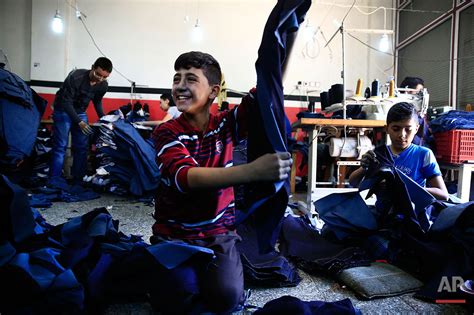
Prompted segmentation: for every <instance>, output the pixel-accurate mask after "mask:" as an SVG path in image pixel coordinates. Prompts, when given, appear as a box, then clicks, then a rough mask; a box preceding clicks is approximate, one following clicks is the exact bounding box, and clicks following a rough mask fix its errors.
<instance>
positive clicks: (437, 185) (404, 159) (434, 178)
mask: <svg viewBox="0 0 474 315" xmlns="http://www.w3.org/2000/svg"><path fill="white" fill-rule="evenodd" d="M418 128H419V124H418V114H417V111H416V108H415V106H413V105H412V104H409V103H405V102H402V103H398V104H395V105H393V106H392V107H391V108H390V110H389V111H388V114H387V127H386V131H387V133H388V135H389V137H390V141H391V144H390V145H389V146H388V149H389V152H390V153H391V155H392V158H393V161H394V166H395V167H396V168H397V169H398V170H400V171H402V172H403V173H404V174H405V175H407V176H409V177H410V178H411V179H413V180H414V181H415V182H417V183H418V184H419V185H420V186H422V187H426V186H428V187H426V190H427V191H428V192H430V193H431V194H432V195H433V196H434V197H435V198H436V199H439V200H447V199H448V197H449V196H448V191H447V189H446V185H445V183H444V181H443V178H442V177H441V171H440V168H439V165H438V163H437V162H436V158H435V156H434V154H433V152H432V151H431V150H430V149H428V148H425V147H422V146H418V145H416V144H413V143H412V141H413V138H414V137H415V135H416V133H417V131H418ZM374 163H377V159H376V155H375V153H374V152H373V151H369V152H367V153H366V154H364V155H363V156H362V159H361V167H360V168H358V169H357V170H355V171H354V172H353V173H352V174H351V175H350V177H349V182H350V183H351V185H352V186H357V185H358V184H359V183H360V181H361V180H362V178H363V176H364V175H365V174H366V172H367V169H368V167H369V166H371V165H373V164H374Z"/></svg>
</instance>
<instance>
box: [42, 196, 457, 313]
mask: <svg viewBox="0 0 474 315" xmlns="http://www.w3.org/2000/svg"><path fill="white" fill-rule="evenodd" d="M298 199H301V198H298ZM104 206H112V208H111V209H110V210H109V211H110V213H111V214H112V216H113V218H114V219H118V220H119V221H120V230H121V231H122V232H124V233H125V234H140V235H142V236H143V238H144V240H145V241H147V242H148V239H149V237H150V236H151V226H152V224H153V218H152V217H151V214H152V212H153V208H152V207H150V206H146V205H145V204H143V203H141V202H136V201H132V200H129V199H125V198H122V197H117V196H113V195H105V194H104V195H103V196H102V197H101V198H99V199H96V200H91V201H85V202H78V203H64V202H57V203H54V204H53V206H52V207H51V208H47V209H44V210H41V213H42V215H43V216H44V217H45V218H46V220H47V221H48V222H49V223H50V224H53V225H56V224H60V223H63V222H65V221H66V220H67V219H68V218H72V217H75V216H80V215H82V214H84V213H86V212H88V211H90V210H92V209H94V208H96V207H104ZM300 276H301V277H302V279H303V280H302V281H301V283H300V284H299V285H298V286H297V287H293V288H273V289H252V294H251V296H250V299H249V300H248V303H249V304H252V305H256V306H263V305H264V304H265V303H266V302H269V301H271V300H273V299H276V298H278V297H281V296H283V295H291V296H295V297H298V298H300V299H301V300H304V301H312V300H322V301H336V300H341V299H344V298H350V299H351V301H352V303H353V304H354V305H355V306H356V307H358V308H359V309H360V310H361V311H362V312H363V313H368V314H374V313H375V314H399V313H404V314H405V313H411V314H414V313H429V314H440V313H443V314H445V313H448V314H464V313H465V312H466V310H465V309H464V308H463V307H461V306H456V305H437V304H431V303H424V302H422V301H419V300H416V299H414V298H413V297H412V294H406V295H402V296H398V297H392V298H384V299H376V300H372V301H362V300H359V299H358V298H357V297H356V296H355V295H354V294H353V293H352V292H351V291H350V289H348V288H345V287H342V286H340V285H339V284H338V283H337V282H335V281H334V280H332V279H328V278H324V277H318V276H311V275H308V274H306V273H304V272H303V271H300ZM106 314H107V315H112V314H114V315H115V314H117V315H125V314H134V315H135V314H139V315H145V314H153V311H152V309H151V307H150V306H149V305H148V304H120V305H111V306H110V307H109V308H108V309H107V311H106ZM236 314H250V312H249V311H242V312H239V313H236Z"/></svg>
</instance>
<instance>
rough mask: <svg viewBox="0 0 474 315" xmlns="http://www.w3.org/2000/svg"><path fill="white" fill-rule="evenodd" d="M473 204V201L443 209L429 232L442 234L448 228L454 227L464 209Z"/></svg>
mask: <svg viewBox="0 0 474 315" xmlns="http://www.w3.org/2000/svg"><path fill="white" fill-rule="evenodd" d="M473 204H474V201H471V202H467V203H461V204H458V205H455V206H451V207H447V208H445V209H443V210H442V211H441V212H440V213H439V215H438V217H437V218H436V221H435V222H434V224H433V225H432V226H431V231H432V232H443V231H446V230H448V229H449V228H452V227H453V226H454V225H455V223H456V221H457V220H458V219H459V217H460V216H461V215H462V214H463V213H464V210H466V208H468V207H470V206H472V205H473Z"/></svg>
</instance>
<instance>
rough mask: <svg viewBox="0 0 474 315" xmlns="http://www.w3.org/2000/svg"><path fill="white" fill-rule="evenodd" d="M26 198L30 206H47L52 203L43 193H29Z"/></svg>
mask: <svg viewBox="0 0 474 315" xmlns="http://www.w3.org/2000/svg"><path fill="white" fill-rule="evenodd" d="M28 198H29V201H30V206H31V207H34V208H49V207H51V206H52V205H53V203H52V202H51V201H50V200H48V199H47V198H45V197H44V196H43V195H30V196H28Z"/></svg>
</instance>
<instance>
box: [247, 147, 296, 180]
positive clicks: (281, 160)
mask: <svg viewBox="0 0 474 315" xmlns="http://www.w3.org/2000/svg"><path fill="white" fill-rule="evenodd" d="M292 164H293V160H292V159H291V154H290V153H288V152H280V153H267V154H265V155H262V156H261V157H259V158H258V159H256V160H255V161H253V162H252V166H253V167H252V171H253V172H254V174H253V175H251V176H254V177H255V180H257V181H279V180H284V179H287V178H288V176H289V174H290V171H291V165H292Z"/></svg>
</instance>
